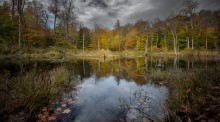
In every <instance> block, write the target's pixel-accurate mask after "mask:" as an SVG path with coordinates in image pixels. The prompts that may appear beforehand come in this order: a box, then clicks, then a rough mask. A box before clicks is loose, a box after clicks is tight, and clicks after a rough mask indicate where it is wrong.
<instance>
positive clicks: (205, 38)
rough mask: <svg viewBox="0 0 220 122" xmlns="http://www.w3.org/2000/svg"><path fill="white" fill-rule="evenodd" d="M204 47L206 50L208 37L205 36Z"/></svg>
mask: <svg viewBox="0 0 220 122" xmlns="http://www.w3.org/2000/svg"><path fill="white" fill-rule="evenodd" d="M205 49H206V50H208V39H207V37H205Z"/></svg>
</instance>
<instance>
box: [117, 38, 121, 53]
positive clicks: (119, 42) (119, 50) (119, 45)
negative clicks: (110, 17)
mask: <svg viewBox="0 0 220 122" xmlns="http://www.w3.org/2000/svg"><path fill="white" fill-rule="evenodd" d="M118 43H119V45H118V47H119V51H121V43H120V35H119V34H118Z"/></svg>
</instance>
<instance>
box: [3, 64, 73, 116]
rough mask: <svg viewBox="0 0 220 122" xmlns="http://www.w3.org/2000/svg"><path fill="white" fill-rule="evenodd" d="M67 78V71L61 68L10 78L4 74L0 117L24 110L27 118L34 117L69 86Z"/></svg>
mask: <svg viewBox="0 0 220 122" xmlns="http://www.w3.org/2000/svg"><path fill="white" fill-rule="evenodd" d="M69 77H70V76H69V72H68V70H67V69H66V68H65V67H62V66H61V67H59V68H55V69H53V70H51V71H49V72H46V71H45V72H44V71H43V72H42V71H37V70H36V69H33V70H32V71H30V72H25V73H24V72H20V73H19V74H18V75H17V76H15V77H12V78H9V74H8V73H5V75H4V76H1V84H0V92H1V100H0V102H1V106H0V107H1V111H0V115H7V114H11V113H13V112H14V111H21V110H25V113H27V114H28V115H29V116H35V115H36V114H37V113H38V111H39V110H41V109H42V107H43V106H45V104H48V103H49V100H51V99H53V98H54V97H55V96H56V95H58V94H59V93H60V92H61V91H63V90H64V89H65V88H66V87H68V86H71V85H70V84H71V82H72V81H70V79H69Z"/></svg>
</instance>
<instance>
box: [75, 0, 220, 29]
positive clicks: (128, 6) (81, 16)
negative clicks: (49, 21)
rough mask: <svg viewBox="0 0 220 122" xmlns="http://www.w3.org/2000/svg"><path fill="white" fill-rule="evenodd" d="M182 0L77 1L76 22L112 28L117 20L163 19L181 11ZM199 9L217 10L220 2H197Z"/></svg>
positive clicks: (123, 22) (88, 25) (122, 21)
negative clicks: (173, 12) (171, 12)
mask: <svg viewBox="0 0 220 122" xmlns="http://www.w3.org/2000/svg"><path fill="white" fill-rule="evenodd" d="M181 2H182V0H78V1H77V3H76V6H77V8H78V12H77V14H78V20H79V22H81V23H83V24H84V25H85V26H87V27H89V28H92V27H93V26H94V23H97V24H100V25H102V26H104V27H107V28H112V27H113V26H114V25H115V23H116V20H117V19H119V20H120V22H121V24H122V25H125V24H127V23H134V22H135V21H136V20H139V19H143V20H145V19H153V18H157V17H159V18H161V19H163V18H165V17H167V16H168V15H169V13H170V11H178V10H180V9H181V4H182V3H181ZM198 2H199V3H200V5H199V8H198V9H199V10H200V9H211V10H217V9H219V8H220V0H198Z"/></svg>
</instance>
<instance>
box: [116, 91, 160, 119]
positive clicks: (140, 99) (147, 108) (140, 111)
mask: <svg viewBox="0 0 220 122" xmlns="http://www.w3.org/2000/svg"><path fill="white" fill-rule="evenodd" d="M151 100H152V98H151V97H150V95H149V94H148V93H147V92H145V91H144V90H143V89H142V90H136V91H131V92H130V97H129V99H125V98H120V99H119V102H120V107H119V109H120V110H119V112H118V119H119V120H120V121H144V120H146V121H147V120H148V121H152V120H155V119H160V117H159V113H156V112H155V111H154V108H153V106H151V105H149V104H150V103H151ZM156 109H157V108H156Z"/></svg>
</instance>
